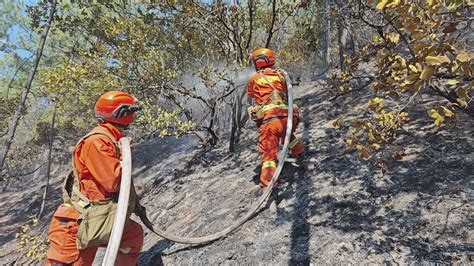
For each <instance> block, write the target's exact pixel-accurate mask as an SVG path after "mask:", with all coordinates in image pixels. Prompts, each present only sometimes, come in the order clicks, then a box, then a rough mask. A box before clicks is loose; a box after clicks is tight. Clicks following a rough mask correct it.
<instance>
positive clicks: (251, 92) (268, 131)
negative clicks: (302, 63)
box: [247, 68, 304, 187]
mask: <svg viewBox="0 0 474 266" xmlns="http://www.w3.org/2000/svg"><path fill="white" fill-rule="evenodd" d="M262 75H265V78H263V77H262ZM282 79H283V77H282V74H281V73H279V71H277V70H275V69H272V68H266V69H263V70H260V71H259V72H257V73H256V74H254V75H253V76H252V77H251V78H250V80H249V82H248V84H247V94H248V96H249V97H251V98H255V101H256V103H257V104H263V105H264V115H263V119H262V121H257V126H258V127H259V130H260V136H259V149H260V153H261V154H262V172H261V174H260V186H261V187H266V186H268V184H269V183H270V181H271V179H272V177H273V174H274V173H275V171H276V167H277V158H278V144H279V143H280V142H282V143H283V141H284V138H285V133H286V124H287V117H288V106H287V105H284V104H283V105H282V104H273V103H271V101H269V97H270V94H271V93H272V91H273V88H275V89H277V90H281V91H283V92H285V93H288V89H287V87H286V82H285V81H284V80H282ZM268 82H271V83H272V86H273V88H272V86H270V85H269V84H268ZM297 124H298V108H295V109H294V111H293V127H292V134H291V139H290V144H289V149H290V154H291V155H292V156H294V157H296V156H299V155H300V154H302V153H303V151H304V145H303V144H302V143H301V141H300V140H298V139H297V138H296V137H295V136H294V134H293V133H294V131H295V130H296V126H297Z"/></svg>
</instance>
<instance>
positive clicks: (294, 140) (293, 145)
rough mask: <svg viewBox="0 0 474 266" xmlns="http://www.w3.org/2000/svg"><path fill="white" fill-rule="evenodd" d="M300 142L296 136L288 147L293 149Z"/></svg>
mask: <svg viewBox="0 0 474 266" xmlns="http://www.w3.org/2000/svg"><path fill="white" fill-rule="evenodd" d="M298 142H299V140H298V139H297V138H294V139H293V140H292V141H291V142H290V144H289V145H288V149H290V150H291V149H293V148H294V147H295V146H296V144H298Z"/></svg>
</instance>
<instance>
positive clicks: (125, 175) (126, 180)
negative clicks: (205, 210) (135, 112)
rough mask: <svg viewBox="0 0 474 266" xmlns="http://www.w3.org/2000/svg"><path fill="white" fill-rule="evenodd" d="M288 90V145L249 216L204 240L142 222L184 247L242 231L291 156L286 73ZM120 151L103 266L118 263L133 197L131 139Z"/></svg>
mask: <svg viewBox="0 0 474 266" xmlns="http://www.w3.org/2000/svg"><path fill="white" fill-rule="evenodd" d="M283 74H284V76H285V79H286V83H287V89H288V119H287V125H286V135H285V142H284V145H283V149H282V150H281V151H280V154H279V155H278V166H277V169H276V171H275V174H274V175H273V177H272V180H271V182H270V184H268V186H267V187H266V188H265V190H264V191H263V194H262V195H261V196H260V198H259V199H258V200H257V202H256V203H255V204H254V205H253V206H252V208H251V209H250V210H249V211H247V213H246V214H245V215H244V216H243V217H241V218H240V219H238V220H237V221H235V222H234V223H233V224H231V225H230V226H229V227H227V228H225V229H223V230H221V231H219V232H217V233H214V234H211V235H207V236H202V237H181V236H176V235H173V234H171V233H168V232H166V231H163V230H160V229H158V228H153V224H152V223H151V222H150V221H149V220H148V219H147V218H146V215H145V217H142V216H140V218H141V219H142V222H143V223H144V224H145V225H146V226H147V227H148V228H149V229H150V230H151V231H152V232H153V233H155V234H156V235H158V236H160V237H162V238H165V239H168V240H170V241H173V242H177V243H181V244H192V245H196V244H204V243H208V242H212V241H215V240H217V239H219V238H222V237H224V236H226V235H227V234H229V233H231V232H232V231H234V230H235V229H237V228H239V227H240V226H241V225H242V224H244V223H245V222H246V221H248V220H249V219H250V218H251V217H252V216H253V215H254V214H255V213H256V212H257V211H258V210H259V209H260V206H262V204H264V203H265V202H266V201H267V199H268V197H269V196H270V194H271V192H272V190H273V187H274V184H275V183H276V182H277V181H278V178H279V176H280V173H281V171H282V169H283V165H284V163H285V160H286V156H287V153H288V145H289V143H290V137H291V132H292V128H293V87H292V85H291V81H290V79H289V77H288V74H287V73H286V72H283ZM119 143H120V149H121V151H122V158H123V160H122V177H121V178H122V179H121V184H120V194H119V199H118V207H117V212H116V214H115V221H114V225H113V227H112V233H111V236H110V240H109V244H108V245H107V250H106V252H105V256H104V260H103V262H102V265H104V266H111V265H114V263H115V258H116V256H117V252H118V250H119V245H120V241H121V238H122V233H123V228H124V225H125V219H126V212H127V207H128V200H129V197H130V185H131V183H132V182H131V180H132V178H131V173H132V159H131V151H130V142H129V140H128V138H121V139H120V140H119Z"/></svg>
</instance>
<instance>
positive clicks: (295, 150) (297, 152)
mask: <svg viewBox="0 0 474 266" xmlns="http://www.w3.org/2000/svg"><path fill="white" fill-rule="evenodd" d="M295 140H296V141H297V142H296V143H295V144H294V145H293V147H290V157H291V158H297V157H299V156H301V155H302V154H303V152H304V145H303V143H301V141H300V140H297V139H295ZM290 145H291V144H290Z"/></svg>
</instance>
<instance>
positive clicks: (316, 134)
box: [0, 82, 474, 265]
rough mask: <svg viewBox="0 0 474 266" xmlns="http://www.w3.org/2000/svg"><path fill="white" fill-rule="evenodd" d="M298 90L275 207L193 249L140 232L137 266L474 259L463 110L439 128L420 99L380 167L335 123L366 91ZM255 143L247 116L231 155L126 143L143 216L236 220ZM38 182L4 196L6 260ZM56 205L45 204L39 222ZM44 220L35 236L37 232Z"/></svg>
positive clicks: (162, 143) (243, 206)
mask: <svg viewBox="0 0 474 266" xmlns="http://www.w3.org/2000/svg"><path fill="white" fill-rule="evenodd" d="M295 96H296V98H297V101H298V103H299V105H300V107H301V109H302V121H301V122H300V124H299V128H298V131H297V132H298V133H297V135H298V136H300V137H301V138H302V140H303V142H304V143H305V145H306V148H307V149H306V152H305V155H304V156H303V157H302V158H301V160H299V161H295V160H288V161H287V162H286V164H285V167H284V169H283V172H282V177H281V182H280V185H279V187H278V189H277V191H276V192H275V193H274V198H275V199H276V201H277V203H278V208H277V210H276V212H275V211H272V210H270V208H269V207H268V204H267V206H265V207H264V208H262V209H261V210H260V211H259V212H258V213H257V214H256V215H255V216H254V217H253V218H252V219H251V220H249V221H248V222H247V223H245V224H244V225H243V226H242V227H240V228H239V229H238V230H236V231H235V232H233V233H231V234H230V235H228V236H227V237H225V238H223V239H221V240H218V241H215V242H213V243H210V244H206V245H201V246H189V245H182V244H174V243H171V242H169V241H167V240H163V239H161V238H159V237H157V236H155V235H153V234H151V233H150V232H149V231H148V230H147V229H145V233H146V236H145V245H144V247H143V253H142V255H141V256H140V261H139V264H140V265H160V264H165V265H182V264H186V265H187V264H256V263H263V264H309V263H318V264H319V263H325V264H327V263H377V264H380V263H420V262H441V263H466V264H468V263H473V262H472V260H474V258H473V255H474V236H473V232H474V230H473V229H474V222H473V219H472V218H473V217H472V213H474V212H473V208H472V202H473V200H474V194H473V186H474V179H473V177H474V143H473V142H474V141H473V139H474V138H473V121H472V118H469V117H467V116H463V115H462V116H461V120H460V122H459V123H458V127H456V126H455V125H451V126H448V127H444V128H441V129H437V128H435V127H434V126H433V125H432V121H431V120H430V119H429V118H428V117H427V115H426V109H424V108H425V107H423V106H421V105H420V104H419V103H423V104H424V105H426V106H429V107H434V103H433V102H431V101H432V95H421V97H420V98H417V99H416V100H415V103H414V104H413V106H412V107H410V108H411V109H410V110H408V111H409V113H410V118H411V122H410V124H408V125H407V126H405V128H404V130H403V131H402V132H401V133H400V134H401V136H400V138H399V139H397V140H396V141H395V142H394V143H393V144H391V145H390V146H389V147H388V148H386V154H391V152H393V150H394V149H395V148H396V147H405V153H406V155H405V156H404V157H403V158H401V159H392V160H390V163H389V167H388V170H387V171H386V172H385V171H382V170H381V169H380V168H378V167H377V165H376V164H375V163H374V161H373V160H367V161H364V160H359V159H358V158H357V154H356V152H355V151H351V150H348V149H347V148H346V145H345V143H344V137H345V134H346V133H345V132H346V131H345V129H347V127H348V125H344V126H343V130H337V129H335V128H334V127H333V126H332V121H333V120H334V119H336V118H337V117H339V116H340V115H341V114H345V115H346V116H347V118H353V117H356V116H357V115H358V114H357V112H355V111H354V109H356V108H357V106H360V105H363V104H365V103H366V102H367V101H368V99H369V97H367V96H362V94H359V93H358V92H353V93H350V94H347V95H345V96H344V97H340V98H339V99H337V101H335V102H331V101H328V99H329V98H330V94H329V92H328V91H327V90H325V89H324V85H323V84H320V83H317V82H312V83H304V84H303V85H302V86H300V87H297V88H295ZM431 105H433V106H431ZM347 114H348V115H347ZM346 124H347V123H346ZM257 138H258V134H257V128H256V127H255V126H253V125H250V123H248V124H247V126H246V128H244V131H243V137H242V140H241V142H240V143H239V145H238V148H237V151H236V152H235V153H228V152H227V144H226V143H221V144H219V146H218V147H216V148H215V149H213V150H203V149H201V148H199V147H198V143H197V141H195V140H194V139H192V138H191V137H187V138H185V139H181V140H174V139H164V140H163V139H158V140H154V141H152V142H147V143H143V144H140V145H138V146H137V147H135V149H134V152H133V154H134V178H135V182H136V184H137V186H139V187H140V189H139V190H141V191H142V192H141V193H143V195H144V196H143V199H142V204H144V205H145V206H147V209H148V212H149V218H150V220H151V221H152V222H154V223H155V225H156V226H158V227H160V228H162V229H166V230H169V231H171V232H174V233H176V234H178V235H183V236H203V235H207V234H210V233H214V232H216V231H218V230H220V229H223V228H225V227H227V226H228V225H230V224H231V223H232V222H233V221H235V220H236V219H238V218H239V217H241V216H242V215H243V214H244V213H245V212H246V211H247V210H248V209H249V208H250V206H251V205H252V203H254V202H255V201H256V200H257V198H258V197H259V196H260V195H261V193H262V190H261V189H259V188H258V186H257V185H256V183H255V182H256V179H258V174H259V155H258V149H257ZM60 170H61V169H57V170H56V176H58V177H57V178H56V179H54V180H55V181H54V187H55V189H54V190H53V195H56V194H57V196H58V198H59V190H58V187H59V184H60V180H59V176H60V173H61V171H60ZM63 170H64V169H63ZM63 172H64V171H63ZM39 187H40V186H39V185H38V186H37V187H36V188H34V189H33V188H31V189H30V190H24V191H21V192H19V191H18V190H15V189H11V190H10V191H7V192H4V193H2V195H1V199H0V200H1V201H2V205H1V208H0V213H1V216H2V218H1V221H0V225H1V226H0V235H1V237H0V243H1V245H2V246H1V248H0V260H1V261H2V262H5V263H6V264H10V263H11V264H15V263H16V264H22V263H25V262H26V260H25V258H24V257H23V258H21V257H19V255H18V253H16V252H13V253H11V252H12V250H14V249H15V247H16V245H17V242H16V240H15V239H14V237H13V235H14V233H15V232H16V231H18V228H19V226H20V225H21V222H24V217H25V216H27V215H28V214H30V213H32V212H33V213H34V212H35V211H36V210H37V208H39V206H38V205H39V201H40V200H39V198H40V192H39V189H38V188H39ZM55 193H56V194H55ZM7 199H8V200H7ZM57 203H58V201H51V202H49V203H48V206H47V207H48V208H47V210H48V211H49V212H48V215H49V216H47V217H46V218H45V222H44V224H47V223H48V220H49V217H50V215H51V211H52V210H53V209H54V206H56V205H57ZM44 224H43V227H41V226H38V227H37V228H36V231H37V232H44V228H45V225H44ZM15 261H16V262H15ZM2 264H3V263H2Z"/></svg>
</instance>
